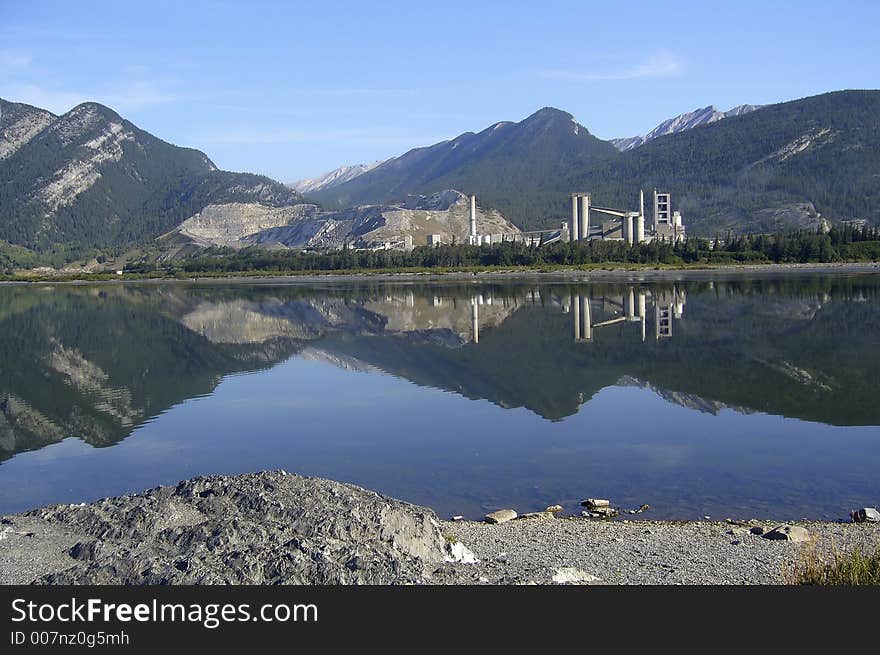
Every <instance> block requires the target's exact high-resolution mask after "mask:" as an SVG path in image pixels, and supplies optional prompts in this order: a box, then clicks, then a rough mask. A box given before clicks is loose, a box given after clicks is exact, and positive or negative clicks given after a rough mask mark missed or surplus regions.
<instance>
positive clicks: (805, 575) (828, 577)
mask: <svg viewBox="0 0 880 655" xmlns="http://www.w3.org/2000/svg"><path fill="white" fill-rule="evenodd" d="M785 582H786V583H787V584H794V585H880V550H878V551H876V552H874V553H873V554H866V553H863V552H862V551H861V550H852V551H849V552H842V551H840V550H838V549H836V548H832V550H831V552H830V553H829V554H828V555H824V556H823V555H821V554H820V553H819V552H818V551H817V550H816V547H815V545H814V544H813V545H810V546H808V547H806V548H804V549H803V550H802V551H801V558H800V561H799V562H798V563H797V564H796V565H795V566H794V569H793V570H791V571H790V572H789V573H788V574H787V575H786V576H785Z"/></svg>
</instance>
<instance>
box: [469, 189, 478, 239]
mask: <svg viewBox="0 0 880 655" xmlns="http://www.w3.org/2000/svg"><path fill="white" fill-rule="evenodd" d="M470 200H471V243H472V244H474V243H476V242H477V196H475V195H474V194H471V198H470Z"/></svg>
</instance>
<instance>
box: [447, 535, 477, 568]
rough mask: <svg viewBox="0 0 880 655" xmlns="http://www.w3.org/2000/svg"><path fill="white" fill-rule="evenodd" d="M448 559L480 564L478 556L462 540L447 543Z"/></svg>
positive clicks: (449, 560)
mask: <svg viewBox="0 0 880 655" xmlns="http://www.w3.org/2000/svg"><path fill="white" fill-rule="evenodd" d="M446 561H447V562H458V563H460V564H479V563H480V560H478V559H477V556H476V555H474V554H473V552H472V551H471V550H470V548H468V547H467V546H465V545H464V544H463V543H461V542H460V541H452V542H447V543H446Z"/></svg>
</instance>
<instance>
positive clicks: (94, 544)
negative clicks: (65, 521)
mask: <svg viewBox="0 0 880 655" xmlns="http://www.w3.org/2000/svg"><path fill="white" fill-rule="evenodd" d="M73 507H75V505H74V506H73ZM103 552H104V542H103V541H101V540H100V539H94V540H92V541H85V542H82V541H81V542H79V543H77V544H76V545H75V546H74V547H73V548H71V549H70V550H69V551H67V554H68V555H70V556H71V557H72V558H73V559H78V560H85V561H94V560H96V559H98V557H100V556H101V553H103Z"/></svg>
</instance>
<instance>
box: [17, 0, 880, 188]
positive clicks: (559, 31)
mask: <svg viewBox="0 0 880 655" xmlns="http://www.w3.org/2000/svg"><path fill="white" fill-rule="evenodd" d="M538 7H540V8H538ZM878 25H880V2H876V0H872V1H851V2H845V1H841V2H837V1H835V2H834V3H830V2H811V1H802V2H794V1H791V2H785V1H771V2H768V1H767V0H764V1H763V2H747V1H740V2H735V3H707V2H664V3H659V2H624V1H620V2H613V3H606V2H600V3H595V2H589V1H585V0H581V1H580V2H554V1H552V0H551V1H545V2H542V3H540V5H539V3H535V2H516V1H513V0H508V1H507V2H442V3H440V2H436V3H418V2H412V1H410V2H381V1H379V0H377V1H376V2H331V1H325V2H320V3H315V2H302V3H297V2H259V1H256V0H255V1H252V2H247V3H245V2H240V3H235V2H196V1H187V2H179V1H178V2H161V1H151V2H143V3H137V2H119V1H116V2H90V1H88V0H78V1H77V2H69V1H67V2H39V1H34V0H32V1H28V2H14V1H10V0H0V97H3V98H5V99H8V100H13V101H20V102H28V103H31V104H35V105H38V106H42V107H45V108H47V109H50V110H52V111H54V112H56V113H60V112H64V111H66V110H68V109H70V108H71V107H73V106H74V105H76V104H77V103H79V102H82V101H85V100H96V101H99V102H103V103H105V104H107V105H109V106H111V107H113V108H114V109H116V110H117V111H119V112H120V113H121V114H122V115H123V116H125V117H126V118H128V119H129V120H131V121H133V122H134V123H136V124H137V125H139V126H140V127H142V128H144V129H146V130H148V131H150V132H152V133H153V134H155V135H156V136H159V137H160V138H163V139H165V140H167V141H171V142H173V143H176V144H179V145H186V146H191V147H196V148H199V149H201V150H204V151H205V152H206V153H207V154H208V155H209V156H210V157H211V158H212V159H213V160H214V161H215V162H216V163H217V164H218V165H219V166H221V167H222V168H227V169H231V170H246V171H252V172H259V173H265V174H268V175H271V176H273V177H275V178H278V179H281V180H283V181H293V180H296V179H299V178H302V177H308V176H312V175H316V174H319V173H321V172H324V171H326V170H330V169H332V168H335V167H337V166H339V165H342V164H351V163H360V162H369V161H374V160H377V159H384V158H387V157H390V156H393V155H397V154H400V153H402V152H404V151H406V150H408V149H409V148H412V147H416V146H421V145H428V144H430V143H433V142H436V141H439V140H442V139H446V138H450V137H453V136H455V135H457V134H460V133H461V132H465V131H477V130H480V129H482V128H484V127H487V126H488V125H490V124H492V123H494V122H496V121H499V120H521V119H523V118H525V117H526V116H528V115H529V114H530V113H532V112H534V111H536V110H537V109H540V108H541V107H544V106H547V105H550V106H554V107H558V108H560V109H564V110H566V111H569V112H571V113H572V114H574V116H575V118H576V119H577V120H578V121H579V122H580V123H582V124H584V125H585V126H586V127H587V128H588V129H589V130H590V131H591V132H593V133H594V134H596V135H597V136H599V137H601V138H611V137H618V136H632V135H635V134H642V133H645V132H647V131H648V130H650V129H651V128H652V127H654V126H655V125H656V124H657V123H659V122H660V121H661V120H663V119H665V118H668V117H671V116H674V115H676V114H679V113H682V112H684V111H690V110H692V109H695V108H697V107H703V106H706V105H709V104H714V105H716V106H717V107H718V108H719V109H729V108H730V107H732V106H734V105H739V104H742V103H752V104H763V103H772V102H779V101H784V100H791V99H795V98H800V97H804V96H809V95H814V94H817V93H823V92H826V91H832V90H836V89H843V88H878V87H880V43H878V41H880V40H878V38H877V34H878Z"/></svg>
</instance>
